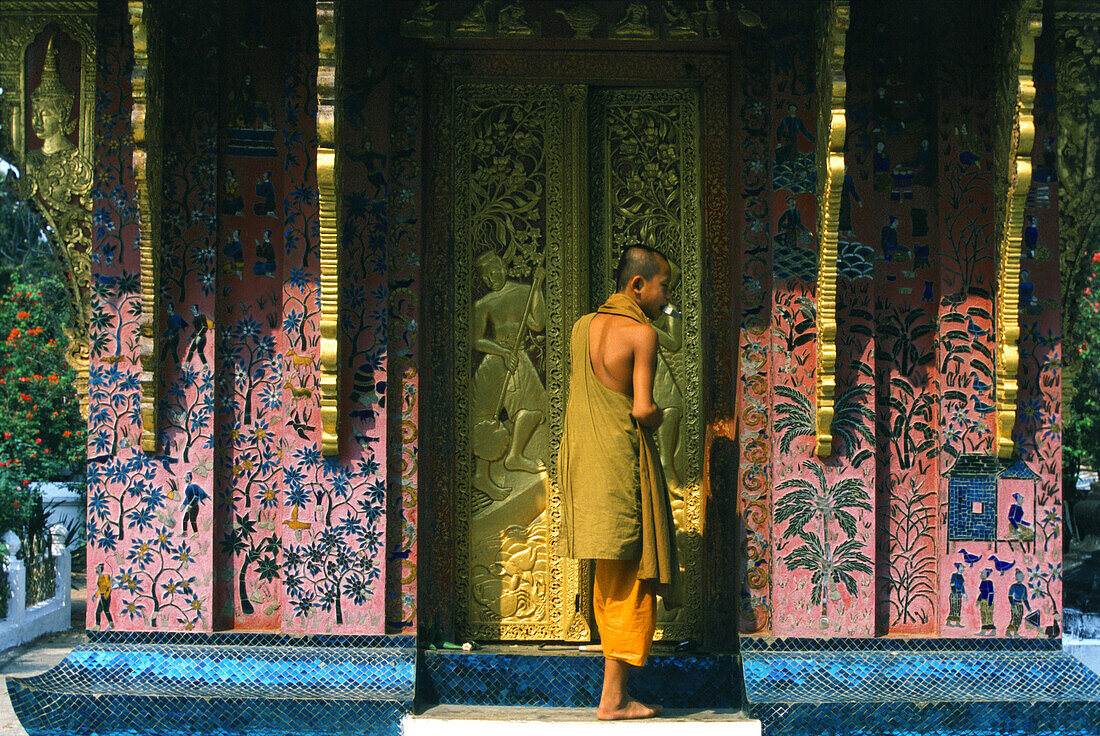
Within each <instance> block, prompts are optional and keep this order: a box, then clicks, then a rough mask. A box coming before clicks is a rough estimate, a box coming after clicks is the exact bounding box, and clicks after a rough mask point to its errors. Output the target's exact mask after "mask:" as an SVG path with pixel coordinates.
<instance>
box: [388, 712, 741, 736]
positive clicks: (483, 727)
mask: <svg viewBox="0 0 1100 736" xmlns="http://www.w3.org/2000/svg"><path fill="white" fill-rule="evenodd" d="M563 727H565V728H568V729H569V736H584V735H585V734H588V733H592V734H596V733H601V734H602V736H607V729H608V728H614V729H617V730H616V733H618V732H619V731H620V730H621V731H622V733H623V736H626V734H627V733H630V734H656V733H659V732H660V730H661V729H665V730H666V732H667V733H672V729H673V728H675V729H676V730H675V734H676V736H693V735H695V734H698V735H699V736H707V735H711V734H712V735H714V736H717V735H718V734H722V736H761V732H760V721H756V720H752V719H750V718H747V717H746V716H745V714H744V713H743V712H742V711H739V710H693V709H667V710H665V712H664V713H663V714H661V716H660V717H659V718H650V719H646V720H640V721H614V722H610V723H607V722H603V721H597V720H596V709H595V708H532V707H527V706H487V705H434V706H432V707H430V708H428V709H427V710H425V711H424V712H423V713H420V714H418V715H413V716H405V718H404V719H402V721H401V733H402V734H403V735H404V736H516V734H517V733H521V734H523V736H544V735H545V736H561V734H562V728H563ZM518 728H522V731H520V730H517V729H518Z"/></svg>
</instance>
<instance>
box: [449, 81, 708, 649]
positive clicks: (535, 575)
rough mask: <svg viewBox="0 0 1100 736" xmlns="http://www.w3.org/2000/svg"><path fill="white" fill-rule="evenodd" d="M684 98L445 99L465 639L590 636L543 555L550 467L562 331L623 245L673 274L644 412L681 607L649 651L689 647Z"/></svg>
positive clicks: (692, 631) (694, 110)
mask: <svg viewBox="0 0 1100 736" xmlns="http://www.w3.org/2000/svg"><path fill="white" fill-rule="evenodd" d="M698 98H699V94H698V90H696V89H692V88H679V89H653V88H598V87H593V86H589V85H584V84H502V83H480V82H478V83H456V84H455V85H454V87H453V106H452V107H451V110H452V112H451V115H450V120H449V123H450V125H449V126H448V128H449V133H450V137H451V141H452V142H451V144H450V145H451V146H452V147H453V158H452V159H451V165H452V167H453V168H452V172H453V173H452V191H453V198H452V202H453V210H452V211H451V212H450V219H451V223H452V232H453V251H452V257H453V274H454V278H453V294H452V295H451V299H450V300H448V301H449V302H450V303H451V304H452V305H453V314H452V315H448V316H449V317H451V319H452V320H453V321H452V322H451V324H452V326H453V343H452V348H453V353H452V356H453V358H452V361H451V363H452V365H451V371H452V373H451V375H452V385H453V397H454V402H453V407H452V411H451V417H450V421H451V422H452V424H451V428H450V429H451V436H452V437H453V439H454V443H453V444H454V462H453V478H452V483H453V486H452V487H453V489H454V495H455V522H456V527H457V528H456V529H455V577H456V591H455V606H456V611H455V614H456V615H455V623H456V628H457V629H458V634H459V636H461V637H463V638H473V639H480V640H565V641H585V640H588V639H589V638H590V637H591V635H592V634H593V633H594V631H593V624H592V622H591V618H590V605H589V602H588V597H589V595H590V584H589V582H588V575H589V571H588V568H587V566H586V565H582V564H581V563H578V562H577V561H574V560H568V559H563V558H561V557H558V556H557V555H556V554H555V548H556V542H557V539H558V537H559V534H560V531H561V522H562V518H561V504H560V497H559V493H558V488H557V483H556V468H557V451H558V442H559V440H560V437H561V428H562V415H563V412H564V409H565V402H566V390H567V382H568V377H569V355H568V351H569V335H570V331H571V328H572V324H573V322H574V321H575V320H576V319H577V318H578V317H580V316H581V315H582V314H585V313H587V312H589V311H592V310H593V309H594V308H595V307H596V306H598V305H599V303H601V302H602V301H603V299H605V298H606V297H607V296H608V295H609V294H610V292H611V291H612V275H611V274H612V270H613V268H614V266H615V264H616V263H617V261H618V257H619V253H620V252H621V250H622V248H623V247H624V246H627V245H630V244H633V243H644V244H647V245H651V246H653V247H656V248H658V249H659V250H661V251H662V252H664V253H666V255H667V256H668V257H669V259H670V260H671V261H672V262H673V263H675V264H676V266H677V268H676V270H677V271H678V272H679V273H680V274H681V276H680V279H679V283H678V284H677V285H676V287H675V290H674V295H675V300H676V301H675V303H676V304H677V305H678V306H680V307H681V310H682V312H683V316H682V317H680V318H677V319H671V318H668V317H663V318H662V320H661V321H659V322H658V324H657V327H658V329H659V330H660V336H661V356H660V358H659V366H658V378H657V388H656V394H657V396H656V398H657V401H658V403H659V404H660V405H661V406H662V407H665V412H666V417H665V423H664V429H663V430H662V432H661V434H660V436H659V445H660V448H661V458H662V463H663V464H664V466H665V470H666V474H667V475H668V476H669V480H670V487H671V490H672V493H673V499H674V500H673V508H674V516H675V518H676V521H677V524H678V527H679V530H680V533H679V535H678V545H679V547H680V554H681V566H682V567H684V568H685V572H686V575H685V585H686V591H685V592H686V593H687V597H688V605H687V606H685V608H684V609H683V610H682V611H681V612H680V613H679V614H678V615H677V616H673V615H670V614H669V613H667V612H665V611H664V610H663V608H662V609H661V613H660V624H659V635H663V636H666V637H667V636H671V637H677V638H680V637H688V636H695V635H697V633H698V632H697V628H698V615H699V606H698V598H699V588H700V570H701V567H702V565H701V560H700V559H699V557H700V548H701V545H700V518H699V517H700V514H699V495H700V494H699V479H700V470H701V459H702V439H701V435H702V432H701V425H702V422H701V418H700V417H701V413H700V396H699V391H700V385H701V370H700V365H701V362H700V330H701V314H700V306H699V305H700V300H699V295H700V263H701V260H700V235H699V233H700V211H699V210H700V208H699V122H698ZM693 593H694V596H693V595H692V594H693ZM693 598H694V601H693V600H692V599H693ZM693 603H694V604H695V605H692V604H693Z"/></svg>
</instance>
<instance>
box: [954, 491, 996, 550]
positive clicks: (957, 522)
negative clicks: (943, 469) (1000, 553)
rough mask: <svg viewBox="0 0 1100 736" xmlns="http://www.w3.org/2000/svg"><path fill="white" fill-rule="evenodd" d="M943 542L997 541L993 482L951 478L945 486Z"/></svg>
mask: <svg viewBox="0 0 1100 736" xmlns="http://www.w3.org/2000/svg"><path fill="white" fill-rule="evenodd" d="M948 494H949V501H948V510H947V538H948V539H951V540H979V541H990V542H991V541H993V540H994V539H996V537H997V481H995V480H990V479H988V478H952V479H951V480H950V481H949V484H948Z"/></svg>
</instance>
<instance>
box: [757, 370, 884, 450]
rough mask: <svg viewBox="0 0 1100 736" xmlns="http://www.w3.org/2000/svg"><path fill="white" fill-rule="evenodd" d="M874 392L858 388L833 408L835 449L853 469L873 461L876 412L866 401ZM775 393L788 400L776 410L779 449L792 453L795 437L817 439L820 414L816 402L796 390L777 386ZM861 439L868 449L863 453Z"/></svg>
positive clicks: (778, 405)
mask: <svg viewBox="0 0 1100 736" xmlns="http://www.w3.org/2000/svg"><path fill="white" fill-rule="evenodd" d="M872 390H873V387H872V386H871V385H870V384H866V383H863V384H857V385H855V386H852V387H851V388H849V389H847V390H846V391H844V393H842V394H840V396H838V397H837V398H836V401H835V403H834V405H833V424H832V434H833V439H834V447H836V448H837V452H838V454H840V455H841V457H844V458H845V459H847V460H849V461H850V462H851V465H852V467H854V468H858V467H859V466H860V465H862V464H863V461H864V460H869V459H871V458H872V457H874V453H873V452H872V450H871V449H870V448H871V447H874V444H875V435H874V432H873V431H872V429H871V427H873V426H874V421H875V412H874V411H873V410H872V409H871V407H870V406H868V405H867V398H868V397H869V396H870V394H871V392H872ZM775 392H776V393H777V394H779V395H780V396H782V397H783V398H784V399H788V400H789V401H787V402H784V403H782V404H777V405H776V407H775V414H776V420H775V429H776V431H777V432H778V433H779V435H780V438H779V449H780V451H781V452H783V453H784V454H786V453H788V452H790V451H791V443H793V442H794V440H795V438H796V437H815V436H817V422H816V418H815V417H816V414H817V410H816V408H815V407H814V404H813V400H812V399H811V398H810V397H809V396H807V395H805V394H804V393H802V392H801V391H799V390H798V389H796V388H791V387H790V386H776V387H775ZM861 437H862V438H863V439H864V440H866V441H867V445H868V446H867V447H864V448H863V449H862V450H860V449H859V445H860V442H859V440H860V438H861ZM857 450H858V452H857ZM814 467H817V466H816V465H815V466H814Z"/></svg>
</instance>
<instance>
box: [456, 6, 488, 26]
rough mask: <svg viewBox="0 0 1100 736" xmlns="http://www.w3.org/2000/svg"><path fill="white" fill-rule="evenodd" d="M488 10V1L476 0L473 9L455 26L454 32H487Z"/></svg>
mask: <svg viewBox="0 0 1100 736" xmlns="http://www.w3.org/2000/svg"><path fill="white" fill-rule="evenodd" d="M488 9H489V0H476V2H475V3H474V7H473V9H472V10H470V12H469V13H467V14H466V15H464V16H463V17H462V20H460V21H459V22H458V23H457V24H456V25H455V31H457V32H459V33H485V32H487V31H488V30H489V19H488V17H487V15H486V13H487V11H488Z"/></svg>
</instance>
